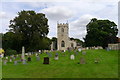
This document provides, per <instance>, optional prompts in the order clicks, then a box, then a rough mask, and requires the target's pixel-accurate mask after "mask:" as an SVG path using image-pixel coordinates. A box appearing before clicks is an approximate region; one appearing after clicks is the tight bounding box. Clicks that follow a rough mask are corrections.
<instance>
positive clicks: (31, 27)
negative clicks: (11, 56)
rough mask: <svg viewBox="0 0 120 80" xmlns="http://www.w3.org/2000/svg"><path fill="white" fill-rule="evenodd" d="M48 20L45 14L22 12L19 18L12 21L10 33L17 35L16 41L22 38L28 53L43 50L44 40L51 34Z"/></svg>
mask: <svg viewBox="0 0 120 80" xmlns="http://www.w3.org/2000/svg"><path fill="white" fill-rule="evenodd" d="M47 22H48V19H47V18H46V17H45V14H43V13H36V12H34V11H24V10H23V11H21V12H18V16H17V17H15V18H14V19H13V20H10V26H9V27H10V31H11V32H13V33H15V35H16V39H17V38H20V40H21V44H22V45H20V48H21V47H22V46H25V47H26V50H27V51H35V50H39V49H40V48H41V46H43V45H41V44H42V42H43V41H42V40H43V38H44V37H46V36H47V34H48V32H49V28H48V27H49V26H48V23H47Z"/></svg>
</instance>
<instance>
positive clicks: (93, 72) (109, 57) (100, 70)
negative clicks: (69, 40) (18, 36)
mask: <svg viewBox="0 0 120 80" xmlns="http://www.w3.org/2000/svg"><path fill="white" fill-rule="evenodd" d="M55 53H56V52H52V57H50V64H43V58H44V57H46V56H48V55H47V54H44V53H43V54H40V61H36V57H35V56H31V59H32V61H31V62H28V63H27V64H22V63H18V64H17V65H14V63H13V62H12V63H10V62H9V63H7V65H3V66H2V77H3V78H118V51H106V50H86V54H85V55H83V54H82V52H79V53H78V55H75V59H74V60H70V55H71V54H75V53H74V52H65V54H66V55H65V56H63V53H61V52H58V53H59V55H58V56H59V60H54V57H55ZM80 57H83V58H85V61H86V64H78V63H79V62H80ZM95 58H98V59H99V63H97V64H95V63H94V60H95Z"/></svg>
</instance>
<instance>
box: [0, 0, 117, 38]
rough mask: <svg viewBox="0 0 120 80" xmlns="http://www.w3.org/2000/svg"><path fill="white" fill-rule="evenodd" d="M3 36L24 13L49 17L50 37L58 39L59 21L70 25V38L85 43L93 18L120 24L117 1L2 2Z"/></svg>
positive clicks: (36, 0)
mask: <svg viewBox="0 0 120 80" xmlns="http://www.w3.org/2000/svg"><path fill="white" fill-rule="evenodd" d="M0 5H1V6H0V33H1V32H2V33H5V32H7V31H8V30H9V24H10V23H9V21H10V20H12V19H14V18H15V16H17V13H18V12H20V11H21V10H34V11H35V12H36V13H44V14H46V18H48V25H49V34H48V37H49V38H52V37H57V22H58V23H67V22H68V23H69V36H70V37H73V38H79V39H81V40H83V38H84V37H85V35H86V25H87V24H88V23H89V22H90V20H91V19H92V18H97V19H102V20H104V19H108V20H110V21H113V22H115V23H116V24H117V25H118V0H2V1H1V2H0Z"/></svg>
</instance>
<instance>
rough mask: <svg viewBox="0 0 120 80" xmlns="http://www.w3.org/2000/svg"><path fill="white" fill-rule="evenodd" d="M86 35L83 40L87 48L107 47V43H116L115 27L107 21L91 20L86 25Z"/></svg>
mask: <svg viewBox="0 0 120 80" xmlns="http://www.w3.org/2000/svg"><path fill="white" fill-rule="evenodd" d="M86 28H87V35H86V37H85V38H84V40H85V44H86V46H87V47H92V46H102V47H103V48H105V47H107V45H108V43H116V42H117V38H116V35H117V33H118V29H117V25H116V24H115V23H114V22H112V21H109V20H97V19H96V18H93V19H91V21H90V22H89V23H88V24H87V26H86Z"/></svg>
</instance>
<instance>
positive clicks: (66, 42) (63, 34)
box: [51, 23, 77, 50]
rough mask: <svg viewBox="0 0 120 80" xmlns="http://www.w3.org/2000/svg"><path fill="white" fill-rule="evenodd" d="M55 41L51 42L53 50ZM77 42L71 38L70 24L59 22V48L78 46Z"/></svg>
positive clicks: (65, 48)
mask: <svg viewBox="0 0 120 80" xmlns="http://www.w3.org/2000/svg"><path fill="white" fill-rule="evenodd" d="M53 46H54V43H53V42H52V44H51V50H53ZM76 47H77V42H76V41H74V40H70V37H69V24H68V23H57V50H67V49H68V48H72V49H74V48H76Z"/></svg>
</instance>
